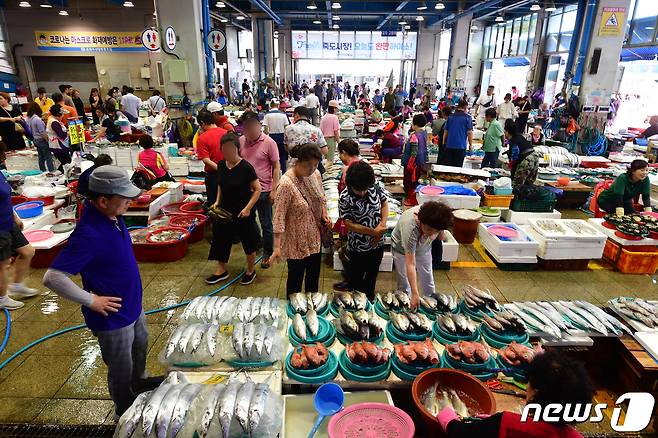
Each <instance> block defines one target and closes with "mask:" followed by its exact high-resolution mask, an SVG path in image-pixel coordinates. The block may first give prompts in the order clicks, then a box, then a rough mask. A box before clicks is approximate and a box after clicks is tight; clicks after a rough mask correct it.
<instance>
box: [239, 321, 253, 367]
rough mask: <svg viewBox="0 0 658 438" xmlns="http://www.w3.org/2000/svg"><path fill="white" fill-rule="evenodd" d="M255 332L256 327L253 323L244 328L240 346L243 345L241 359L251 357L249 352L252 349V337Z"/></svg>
mask: <svg viewBox="0 0 658 438" xmlns="http://www.w3.org/2000/svg"><path fill="white" fill-rule="evenodd" d="M255 331H256V326H255V325H254V323H252V322H250V323H248V324H245V326H244V339H243V340H242V344H243V345H244V357H243V359H248V358H249V357H250V356H251V350H252V349H253V348H254V335H255Z"/></svg>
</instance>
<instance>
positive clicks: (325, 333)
mask: <svg viewBox="0 0 658 438" xmlns="http://www.w3.org/2000/svg"><path fill="white" fill-rule="evenodd" d="M302 318H303V319H304V322H306V317H302ZM318 326H319V328H318V335H317V336H316V337H314V338H313V337H307V338H306V341H302V340H301V339H300V338H299V337H298V336H297V334H296V333H295V330H294V329H293V327H292V323H291V324H290V325H289V326H288V338H289V339H290V343H291V344H292V345H293V346H295V347H297V346H298V345H301V344H315V343H316V342H321V343H322V344H324V346H325V347H329V346H330V345H331V344H333V343H334V340H335V339H336V327H334V325H333V324H332V323H330V322H329V321H327V320H326V319H324V318H323V317H321V316H319V317H318ZM307 331H308V330H307Z"/></svg>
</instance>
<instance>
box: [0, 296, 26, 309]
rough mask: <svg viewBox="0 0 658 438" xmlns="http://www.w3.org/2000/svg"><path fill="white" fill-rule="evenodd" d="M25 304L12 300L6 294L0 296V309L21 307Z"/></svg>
mask: <svg viewBox="0 0 658 438" xmlns="http://www.w3.org/2000/svg"><path fill="white" fill-rule="evenodd" d="M24 305H25V304H24V303H21V302H20V301H16V300H12V299H11V298H9V297H8V296H5V297H0V309H7V310H16V309H20V308H21V307H23V306H24Z"/></svg>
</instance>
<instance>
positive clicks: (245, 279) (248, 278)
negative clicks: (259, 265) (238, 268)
mask: <svg viewBox="0 0 658 438" xmlns="http://www.w3.org/2000/svg"><path fill="white" fill-rule="evenodd" d="M255 279H256V271H254V272H252V273H251V274H247V273H245V274H244V275H243V276H242V279H241V280H240V284H241V285H243V286H246V285H248V284H251V283H253V282H254V280H255Z"/></svg>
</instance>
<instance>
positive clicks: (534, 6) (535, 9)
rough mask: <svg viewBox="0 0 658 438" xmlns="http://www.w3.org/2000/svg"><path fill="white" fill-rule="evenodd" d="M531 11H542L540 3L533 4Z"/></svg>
mask: <svg viewBox="0 0 658 438" xmlns="http://www.w3.org/2000/svg"><path fill="white" fill-rule="evenodd" d="M530 10H531V11H541V6H539V3H533V4H532V6H530Z"/></svg>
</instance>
